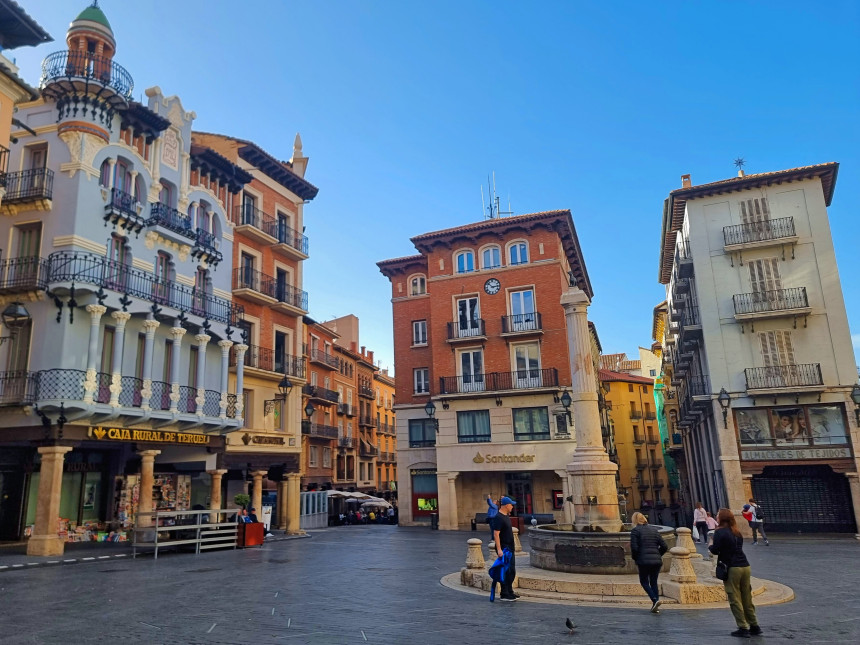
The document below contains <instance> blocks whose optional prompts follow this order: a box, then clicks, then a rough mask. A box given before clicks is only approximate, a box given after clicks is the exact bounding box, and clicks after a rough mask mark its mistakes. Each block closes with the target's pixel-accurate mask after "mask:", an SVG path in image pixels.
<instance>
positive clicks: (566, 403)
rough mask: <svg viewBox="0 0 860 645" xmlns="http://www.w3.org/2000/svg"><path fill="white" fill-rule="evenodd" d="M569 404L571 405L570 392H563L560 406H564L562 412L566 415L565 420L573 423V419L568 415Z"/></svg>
mask: <svg viewBox="0 0 860 645" xmlns="http://www.w3.org/2000/svg"><path fill="white" fill-rule="evenodd" d="M571 403H573V399H571V398H570V392H568V391H567V390H565V391H564V392H563V393H562V395H561V404H562V405H563V406H564V411H565V412H566V413H567V420H568V422H569V423H573V418H572V417H571V415H570V404H571Z"/></svg>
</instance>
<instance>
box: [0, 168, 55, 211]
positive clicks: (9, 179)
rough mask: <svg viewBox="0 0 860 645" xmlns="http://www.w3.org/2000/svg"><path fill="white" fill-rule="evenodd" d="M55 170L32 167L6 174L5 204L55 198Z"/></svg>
mask: <svg viewBox="0 0 860 645" xmlns="http://www.w3.org/2000/svg"><path fill="white" fill-rule="evenodd" d="M53 195H54V171H53V170H49V169H48V168H31V169H30V170H21V171H18V172H10V173H7V174H6V195H5V196H4V197H3V203H4V204H22V203H26V202H32V201H36V200H41V199H53Z"/></svg>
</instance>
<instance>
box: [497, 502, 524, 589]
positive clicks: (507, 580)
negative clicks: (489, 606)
mask: <svg viewBox="0 0 860 645" xmlns="http://www.w3.org/2000/svg"><path fill="white" fill-rule="evenodd" d="M515 505H516V501H514V500H512V499H511V498H510V497H502V498H501V499H500V500H499V512H498V513H497V514H496V516H495V518H493V541H494V542H495V543H496V555H498V556H499V557H500V558H503V557H504V555H505V554H504V552H505V551H508V552H509V553H510V564H509V565H508V569H507V574H506V575H505V577H504V579H503V580H502V581H501V583H502V593H501V595H500V596H499V600H504V601H506V602H513V601H514V600H516V599H517V598H519V597H520V596H519V594H515V593H514V586H513V585H514V578H515V577H516V576H517V564H516V563H517V560H516V557H515V556H514V553H515V551H516V547H515V545H514V530H513V526H512V525H511V517H510V515H511V511H512V510H513V509H514V506H515Z"/></svg>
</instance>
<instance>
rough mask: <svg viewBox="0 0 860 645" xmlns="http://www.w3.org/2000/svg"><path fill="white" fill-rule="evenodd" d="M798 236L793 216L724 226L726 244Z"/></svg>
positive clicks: (749, 242) (750, 242) (733, 244)
mask: <svg viewBox="0 0 860 645" xmlns="http://www.w3.org/2000/svg"><path fill="white" fill-rule="evenodd" d="M794 237H797V233H796V232H795V229H794V218H793V217H780V218H778V219H767V220H762V221H758V222H751V223H749V224H734V225H732V226H724V227H723V241H724V243H725V244H724V246H737V245H741V244H753V243H756V242H767V241H771V240H773V241H775V242H776V241H778V240H784V239H787V238H794Z"/></svg>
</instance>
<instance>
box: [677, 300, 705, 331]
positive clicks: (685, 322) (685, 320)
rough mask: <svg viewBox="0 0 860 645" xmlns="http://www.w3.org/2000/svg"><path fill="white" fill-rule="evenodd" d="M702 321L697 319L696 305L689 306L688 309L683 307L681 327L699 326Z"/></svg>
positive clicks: (697, 310) (697, 309) (697, 308)
mask: <svg viewBox="0 0 860 645" xmlns="http://www.w3.org/2000/svg"><path fill="white" fill-rule="evenodd" d="M701 324H702V321H701V319H700V318H699V307H698V305H690V306H689V307H685V308H684V310H683V314H682V318H681V326H682V327H690V326H694V325H701Z"/></svg>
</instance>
